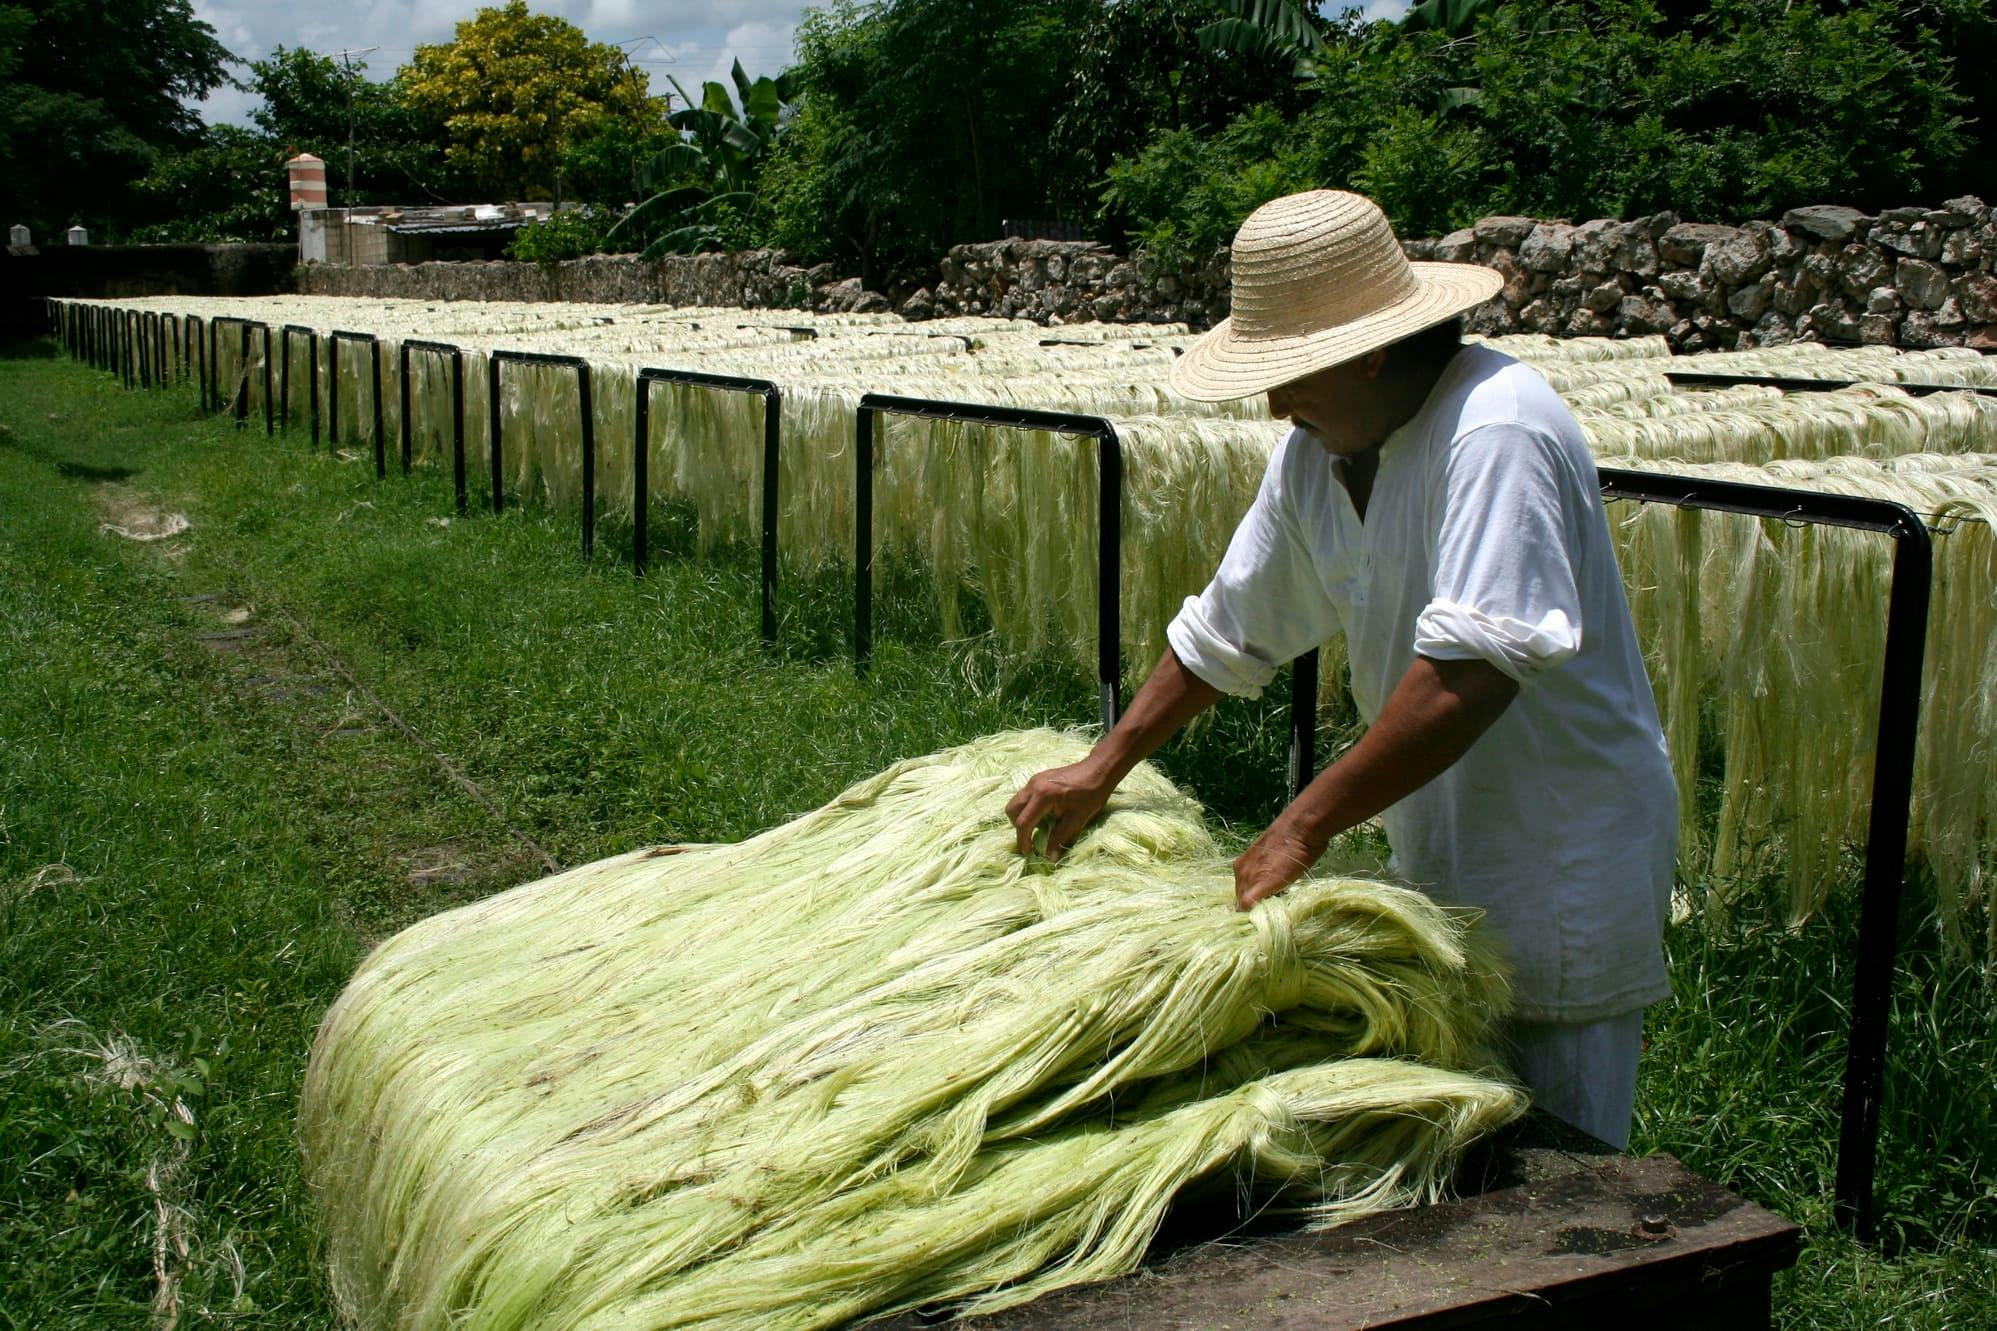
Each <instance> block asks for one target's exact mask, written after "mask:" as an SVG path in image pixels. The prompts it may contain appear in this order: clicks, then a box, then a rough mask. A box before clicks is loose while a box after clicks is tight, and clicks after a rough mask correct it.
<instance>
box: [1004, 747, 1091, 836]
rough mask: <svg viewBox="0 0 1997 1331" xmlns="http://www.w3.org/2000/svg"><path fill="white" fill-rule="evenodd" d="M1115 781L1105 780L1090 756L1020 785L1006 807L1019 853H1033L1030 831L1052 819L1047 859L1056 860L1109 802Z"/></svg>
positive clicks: (1031, 832) (1006, 813)
mask: <svg viewBox="0 0 1997 1331" xmlns="http://www.w3.org/2000/svg"><path fill="white" fill-rule="evenodd" d="M1115 789H1116V782H1114V781H1111V780H1107V779H1105V776H1104V774H1103V773H1102V771H1101V770H1100V769H1099V768H1098V767H1097V765H1096V764H1095V763H1094V761H1092V760H1091V759H1088V758H1085V759H1083V760H1082V761H1081V762H1078V763H1074V764H1072V765H1070V766H1067V767H1055V768H1051V769H1049V770H1048V771H1045V772H1042V773H1040V774H1039V775H1037V776H1035V777H1034V778H1033V779H1032V780H1031V781H1028V782H1027V783H1026V784H1025V785H1024V786H1021V787H1020V789H1019V793H1018V794H1017V795H1014V796H1013V797H1012V799H1011V801H1010V802H1009V803H1007V805H1006V806H1005V816H1006V817H1007V818H1008V819H1010V820H1011V821H1012V825H1013V827H1014V828H1016V829H1017V830H1018V832H1019V853H1020V854H1022V855H1030V854H1032V853H1033V834H1034V833H1035V832H1036V831H1038V830H1039V828H1040V825H1041V824H1042V823H1044V822H1047V821H1048V820H1049V819H1052V820H1053V823H1054V826H1053V828H1052V829H1051V830H1050V831H1049V832H1048V833H1047V858H1048V859H1050V860H1058V859H1060V858H1061V852H1062V851H1063V850H1065V849H1066V848H1067V845H1068V843H1069V842H1070V841H1073V840H1074V839H1075V836H1076V834H1077V833H1079V832H1080V831H1081V830H1082V829H1083V828H1084V827H1087V826H1088V825H1089V820H1090V819H1091V818H1094V817H1095V816H1096V815H1097V814H1099V813H1101V812H1102V810H1103V805H1105V804H1107V803H1109V797H1110V792H1111V791H1113V790H1115Z"/></svg>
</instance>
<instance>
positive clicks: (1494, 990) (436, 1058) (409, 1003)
mask: <svg viewBox="0 0 1997 1331" xmlns="http://www.w3.org/2000/svg"><path fill="white" fill-rule="evenodd" d="M1086 748H1087V740H1086V739H1085V738H1083V737H1080V736H1075V735H1061V734H1056V733H1054V732H1052V731H1029V732H1016V733H1008V734H1001V735H995V736H991V737H989V738H986V739H982V740H979V741H976V742H974V743H971V744H968V745H965V746H963V747H961V748H957V749H952V750H948V751H945V752H943V753H939V754H936V755H933V756H930V757H926V758H920V759H915V760H912V761H909V762H904V763H901V764H898V765H896V766H895V767H892V768H890V769H889V770H887V771H886V772H883V773H881V774H880V775H878V776H875V777H872V778H869V779H868V780H865V781H863V782H861V783H859V784H858V785H856V786H854V787H852V788H851V789H850V790H848V791H846V792H845V793H844V794H842V795H840V796H839V797H838V798H837V799H835V800H833V801H832V802H831V803H830V804H828V805H826V806H825V807H823V808H821V809H818V810H816V811H814V812H812V813H809V814H807V815H805V816H804V817H802V818H799V819H797V820H796V821H794V822H791V823H788V824H785V825H783V826H781V827H778V828H776V829H774V830H772V831H770V832H767V833H765V834H763V835H761V836H758V837H755V838H753V839H751V840H749V841H745V842H742V843H740V844H737V845H727V846H700V847H690V848H686V849H684V850H679V851H673V852H664V851H646V852H639V853H635V854H630V855H624V856H620V857H617V858H615V859H610V860H605V861H602V862H600V863H597V864H592V865H588V866H585V867H583V868H580V869H575V870H572V871H569V872H567V873H563V874H559V875H557V876H555V877H552V878H548V879H544V880H542V881H540V882H536V883H530V884H528V885H526V886H524V887H520V888H516V889H514V890H513V891H510V892H507V893H504V894H502V895H500V896H497V897H493V898H490V899H488V900H486V901H483V902H480V903H478V904H476V905H473V906H469V907H465V908H463V909H460V910H456V911H452V912H449V913H447V914H444V915H440V916H436V917H434V918H432V919H430V920H426V921H424V922H423V923H421V924H418V925H416V926H414V927H413V928H411V929H408V930H406V931H405V932H403V933H402V934H400V935H398V936H397V937H395V938H393V939H391V940H390V941H389V942H388V943H386V944H384V945H383V946H382V947H381V948H379V949H378V950H377V951H376V952H375V953H374V954H373V955H372V956H371V957H369V958H368V960H367V961H366V963H364V964H363V966H362V967H361V969H360V971H359V973H358V974H357V975H356V976H355V977H354V980H353V981H352V983H351V984H350V985H349V986H348V988H347V990H346V991H345V993H343V994H342V995H341V997H340V998H339V1000H338V1001H337V1002H336V1003H335V1004H334V1006H333V1007H332V1009H331V1010H330V1011H329V1012H328V1014H327V1016H326V1018H325V1021H324V1023H323V1025H322V1026H321V1028H320V1032H319V1037H318V1040H317V1043H316V1044H315V1046H314V1049H313V1054H312V1060H311V1064H310V1067H309V1068H308V1071H307V1074H306V1083H305V1091H304V1097H303V1103H302V1106H301V1110H300V1131H301V1135H302V1139H303V1147H304V1154H305V1163H306V1169H307V1176H308V1178H309V1180H310V1182H311V1184H312V1186H313V1189H314V1191H315V1193H316V1196H317V1200H318V1204H319V1210H320V1214H321V1217H322V1221H323V1224H324V1227H325V1232H326V1238H327V1256H328V1261H329V1264H330V1268H331V1277H332V1284H333V1289H334V1292H335V1296H336V1298H337V1301H338V1303H339V1305H340V1307H341V1310H342V1312H343V1313H344V1314H345V1315H346V1316H347V1318H348V1319H349V1320H351V1321H352V1322H354V1323H356V1324H358V1325H361V1326H367V1327H410V1328H415V1327H445V1326H448V1327H452V1328H528V1327H534V1328H578V1327H592V1328H598V1327H600V1328H611V1327H617V1328H643V1327H678V1326H689V1327H704V1328H724V1327H727V1328H743V1329H744V1331H746V1329H747V1328H763V1327H800V1328H802V1327H820V1326H834V1325H839V1324H842V1323H845V1322H848V1321H851V1320H853V1319H855V1318H861V1317H866V1316H871V1315H876V1314H881V1313H886V1312H889V1311H893V1310H896V1309H902V1308H908V1307H915V1306H924V1305H946V1306H957V1307H963V1308H980V1309H989V1308H994V1307H999V1306H1005V1305H1007V1304H1011V1303H1016V1302H1020V1301H1023V1300H1026V1299H1030V1298H1032V1297H1034V1296H1036V1295H1038V1294H1040V1293H1043V1292H1045V1291H1046V1290H1048V1289H1052V1288H1055V1287H1057V1286H1059V1285H1063V1284H1068V1283H1073V1282H1075V1281H1080V1280H1093V1279H1101V1278H1104V1277H1108V1276H1113V1275H1117V1274H1121V1273H1124V1272H1128V1271H1130V1270H1132V1269H1134V1268H1135V1266H1136V1265H1137V1263H1138V1262H1139V1260H1140V1259H1141V1257H1142V1255H1143V1252H1144V1249H1145V1247H1146V1245H1147V1244H1148V1242H1149V1240H1150V1238H1151V1236H1152V1234H1153V1233H1154V1231H1155V1230H1156V1227H1157V1225H1158V1222H1159V1219H1160V1217H1161V1216H1162V1214H1163V1211H1164V1208H1165V1206H1166V1205H1167V1203H1168V1202H1169V1201H1170V1200H1171V1199H1172V1198H1173V1197H1174V1196H1175V1195H1177V1194H1178V1193H1179V1192H1180V1191H1181V1190H1182V1189H1184V1188H1185V1187H1186V1186H1187V1185H1188V1184H1192V1183H1194V1182H1196V1181H1199V1180H1203V1179H1204V1180H1211V1181H1215V1182H1217V1183H1219V1184H1221V1185H1226V1184H1228V1183H1229V1182H1230V1181H1231V1182H1232V1185H1233V1186H1236V1187H1241V1188H1250V1189H1253V1190H1254V1192H1255V1193H1256V1194H1257V1195H1258V1197H1259V1196H1267V1197H1270V1198H1274V1199H1276V1200H1278V1201H1280V1202H1282V1203H1283V1204H1286V1205H1293V1206H1296V1207H1299V1208H1301V1209H1303V1210H1305V1211H1306V1212H1307V1213H1309V1214H1311V1215H1313V1216H1314V1217H1315V1218H1317V1219H1319V1220H1322V1221H1326V1222H1329V1221H1332V1220H1338V1219H1344V1218H1348V1217H1350V1216H1353V1215H1358V1214H1365V1213H1368V1212H1371V1211H1375V1210H1379V1209H1381V1208H1383V1207H1388V1206H1396V1205H1405V1204H1408V1203H1410V1202H1413V1201H1417V1200H1422V1199H1426V1198H1431V1197H1433V1196H1435V1195H1436V1194H1437V1193H1438V1192H1439V1190H1440V1189H1441V1188H1442V1187H1443V1185H1444V1184H1445V1183H1446V1181H1447V1179H1448V1177H1449V1173H1450V1171H1451V1169H1452V1167H1453V1165H1454V1162H1455V1160H1456V1158H1457V1157H1458V1155H1459V1154H1460V1152H1461V1151H1462V1150H1463V1148H1464V1147H1465V1146H1467V1145H1468V1144H1469V1143H1470V1142H1471V1141H1473V1140H1475V1139H1476V1138H1478V1137H1479V1136H1481V1135H1483V1134H1485V1133H1487V1132H1489V1131H1491V1130H1493V1129H1494V1128H1496V1127H1498V1126H1501V1125H1502V1124H1504V1123H1506V1122H1508V1121H1510V1120H1511V1119H1512V1118H1514V1117H1516V1115H1517V1114H1518V1113H1519V1112H1520V1110H1521V1109H1522V1107H1523V1096H1522V1094H1521V1093H1520V1092H1519V1091H1518V1090H1517V1089H1516V1087H1515V1086H1513V1085H1512V1084H1511V1083H1510V1082H1509V1081H1508V1080H1507V1079H1506V1078H1505V1077H1504V1076H1503V1074H1502V1073H1501V1072H1500V1071H1498V1070H1497V1069H1496V1067H1495V1064H1494V1062H1493V1059H1492V1056H1491V1054H1490V1052H1489V1048H1490V1042H1491V1037H1492V1033H1493V1030H1494V1024H1495V1023H1496V1022H1497V1021H1498V1020H1499V1019H1500V1018H1501V1017H1502V1015H1503V1012H1504V1009H1505V1005H1506V999H1507V991H1506V986H1505V981H1504V979H1503V976H1502V973H1501V970H1500V968H1499V966H1498V965H1497V963H1496V962H1495V961H1494V959H1493V957H1492V955H1491V953H1490V951H1489V950H1488V948H1487V946H1486V945H1485V944H1483V943H1482V942H1480V941H1479V939H1478V936H1477V934H1476V933H1475V931H1474V929H1473V927H1472V922H1471V920H1470V919H1469V918H1468V917H1466V916H1465V915H1464V914H1462V913H1460V912H1451V911H1448V910H1445V909H1444V908H1442V907H1439V906H1437V905H1435V904H1434V903H1433V902H1431V901H1430V900H1429V899H1428V898H1427V897H1425V896H1423V895H1421V894H1420V893H1418V892H1414V891H1412V890H1409V889H1407V888H1403V887H1399V886H1395V885H1393V884H1390V883H1385V882H1379V881H1373V880H1368V879H1359V878H1314V879H1307V880H1305V881H1304V882H1302V883H1299V884H1297V885H1296V886H1294V887H1293V888H1291V889H1290V891H1288V892H1287V893H1285V894H1284V895H1282V896H1280V897H1276V898H1272V899H1271V900H1269V901H1266V902H1264V903H1262V904H1261V905H1260V906H1258V907H1257V908H1256V909H1255V910H1254V911H1252V912H1248V913H1242V912H1239V911H1237V910H1235V909H1234V904H1233V877H1232V872H1231V869H1230V868H1229V862H1228V858H1227V856H1226V855H1225V854H1224V853H1223V852H1222V851H1221V850H1220V849H1219V848H1218V847H1217V846H1216V845H1215V844H1214V843H1213V842H1212V840H1211V839H1210V838H1209V836H1208V834H1207V832H1206V831H1205V829H1204V828H1203V826H1202V824H1201V820H1200V813H1199V810H1198V808H1197V806H1196V805H1194V804H1193V803H1192V802H1191V801H1190V800H1188V799H1187V798H1186V797H1185V796H1184V795H1182V794H1181V793H1179V792H1178V791H1177V790H1176V789H1175V788H1174V787H1173V786H1172V785H1171V784H1170V783H1169V782H1167V781H1166V780H1165V779H1164V778H1163V777H1161V776H1160V775H1158V774H1157V772H1156V771H1154V770H1153V769H1151V768H1150V767H1149V766H1144V767H1140V768H1139V769H1137V770H1136V771H1135V772H1133V773H1132V774H1131V776H1130V777H1129V778H1127V779H1126V780H1125V781H1124V783H1123V786H1122V788H1121V789H1120V790H1119V791H1118V793H1117V795H1116V797H1115V798H1114V800H1113V801H1112V803H1111V805H1110V808H1109V810H1108V812H1107V815H1106V816H1105V817H1104V818H1103V819H1102V820H1101V821H1100V822H1098V823H1097V824H1096V825H1095V826H1094V827H1093V828H1091V829H1090V830H1089V832H1088V833H1086V834H1085V835H1084V836H1083V837H1082V838H1081V839H1080V841H1079V842H1078V843H1077V844H1076V845H1075V846H1074V847H1073V848H1072V849H1071V850H1070V851H1069V852H1068V854H1067V855H1066V856H1065V857H1064V858H1063V860H1062V862H1061V863H1060V864H1059V865H1049V864H1048V863H1047V862H1046V861H1044V860H1041V859H1039V858H1033V859H1024V858H1022V857H1020V856H1019V855H1018V854H1017V852H1016V850H1015V849H1014V844H1013V843H1014V834H1013V831H1012V828H1011V827H1010V826H1009V825H1008V824H1007V822H1006V821H1005V818H1004V815H1003V807H1004V804H1005V802H1006V800H1007V798H1008V797H1009V796H1010V795H1011V794H1012V792H1013V791H1014V790H1016V789H1017V788H1018V786H1019V785H1020V784H1021V783H1022V782H1024V781H1025V780H1026V778H1027V777H1029V776H1030V775H1032V774H1033V773H1034V772H1036V771H1039V770H1042V769H1044V768H1047V767H1050V766H1055V765H1059V764H1062V763H1066V762H1072V761H1074V760H1076V759H1078V758H1079V757H1081V756H1082V754H1083V753H1084V752H1085V751H1086Z"/></svg>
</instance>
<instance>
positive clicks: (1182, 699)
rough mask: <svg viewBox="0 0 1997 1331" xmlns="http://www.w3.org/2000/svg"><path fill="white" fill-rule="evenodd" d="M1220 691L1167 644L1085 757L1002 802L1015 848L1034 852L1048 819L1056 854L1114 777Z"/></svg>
mask: <svg viewBox="0 0 1997 1331" xmlns="http://www.w3.org/2000/svg"><path fill="white" fill-rule="evenodd" d="M1218 697H1220V690H1219V689H1216V688H1215V687H1214V686H1213V685H1211V684H1209V683H1207V682H1206V681H1205V680H1203V679H1201V678H1200V677H1199V676H1198V675H1195V674H1194V673H1193V672H1192V671H1190V670H1188V669H1186V667H1185V666H1184V665H1183V664H1181V662H1180V661H1179V658H1178V656H1177V654H1176V653H1174V652H1173V651H1172V649H1171V648H1169V647H1168V648H1166V649H1165V654H1164V655H1163V656H1162V657H1160V658H1159V659H1158V665H1157V667H1156V668H1155V669H1153V670H1152V672H1151V678H1149V679H1147V680H1145V681H1144V687H1143V688H1141V689H1139V690H1138V691H1137V696H1136V697H1135V698H1132V699H1131V700H1130V710H1129V711H1127V712H1125V713H1124V714H1123V717H1122V719H1121V720H1119V721H1118V722H1117V723H1116V726H1115V727H1114V728H1113V729H1112V730H1111V731H1110V732H1109V734H1107V735H1104V736H1103V737H1102V738H1101V739H1100V740H1098V741H1096V746H1095V748H1093V749H1091V750H1090V751H1089V756H1088V757H1086V758H1084V759H1082V761H1080V762H1078V763H1073V764H1070V765H1069V766H1067V767H1056V768H1052V769H1051V770H1049V771H1045V772H1042V773H1040V775H1038V776H1036V777H1034V778H1033V779H1032V780H1031V781H1029V782H1027V783H1026V784H1025V785H1024V786H1022V787H1021V788H1020V791H1019V793H1018V794H1017V795H1014V796H1013V797H1012V800H1011V801H1010V802H1009V803H1008V804H1007V805H1006V806H1005V816H1006V817H1007V818H1008V819H1010V820H1011V822H1012V825H1013V827H1014V828H1016V829H1017V830H1018V832H1019V853H1020V854H1022V855H1031V854H1032V853H1033V834H1034V833H1035V832H1037V831H1039V830H1040V825H1041V824H1042V823H1045V822H1047V821H1049V820H1050V819H1051V820H1052V821H1053V824H1054V826H1053V828H1052V829H1051V830H1050V831H1049V832H1048V833H1047V858H1048V859H1050V860H1058V859H1060V858H1061V852H1062V851H1064V850H1066V849H1067V848H1068V843H1069V842H1070V841H1073V840H1074V839H1075V838H1076V836H1078V835H1079V834H1080V833H1081V830H1082V829H1083V828H1084V827H1087V826H1088V825H1089V820H1090V819H1091V818H1093V817H1095V816H1096V815H1097V814H1099V813H1101V812H1102V811H1103V805H1105V804H1107V803H1109V797H1110V794H1111V792H1113V791H1114V790H1115V789H1116V783H1117V782H1119V781H1121V780H1123V778H1124V777H1126V776H1128V775H1129V774H1130V769H1131V768H1133V767H1135V766H1137V764H1139V763H1141V762H1143V761H1144V760H1145V759H1146V758H1149V757H1150V756H1151V755H1152V754H1153V753H1155V752H1156V751H1157V749H1158V746H1159V745H1160V744H1163V743H1164V742H1165V740H1166V738H1167V737H1168V736H1170V735H1171V734H1172V733H1173V732H1174V731H1176V730H1177V729H1178V728H1179V727H1180V726H1183V725H1184V724H1186V722H1188V721H1190V720H1192V719H1193V718H1194V717H1195V716H1198V715H1199V714H1200V713H1201V712H1203V711H1205V710H1206V709H1207V708H1208V707H1211V706H1212V705H1213V703H1214V700H1215V699H1216V698H1218Z"/></svg>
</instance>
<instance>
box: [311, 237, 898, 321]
mask: <svg viewBox="0 0 1997 1331" xmlns="http://www.w3.org/2000/svg"><path fill="white" fill-rule="evenodd" d="M298 287H299V290H300V291H303V292H305V293H306V294H308V295H314V296H378V297H405V298H409V299H415V300H482V301H485V300H527V301H540V300H573V301H588V302H603V303H606V304H632V305H739V306H744V307H747V308H751V309H802V310H812V311H816V312H819V313H845V312H850V311H860V312H869V311H880V310H886V309H887V308H888V301H887V298H886V297H885V296H883V295H881V294H880V293H879V292H877V291H864V290H862V289H861V287H860V279H858V278H857V277H852V278H842V277H840V276H839V274H838V272H837V271H836V270H835V269H834V268H833V266H832V265H831V264H820V265H818V266H817V267H815V268H803V267H799V266H798V265H796V264H793V263H791V262H790V261H789V258H788V256H786V255H785V254H784V252H783V251H782V250H744V251H742V252H740V253H737V254H700V255H694V256H691V257H679V256H674V257H669V258H664V259H658V260H654V261H652V262H646V261H644V260H642V259H639V258H638V257H637V256H636V255H632V254H604V255H595V256H592V257H590V258H587V259H572V260H569V261H568V262H565V263H551V264H537V263H510V262H493V263H419V264H379V265H374V266H371V267H363V268H338V267H330V266H326V265H322V264H313V265H310V266H309V267H305V268H301V269H299V270H298Z"/></svg>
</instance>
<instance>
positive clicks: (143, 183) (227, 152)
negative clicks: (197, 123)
mask: <svg viewBox="0 0 1997 1331" xmlns="http://www.w3.org/2000/svg"><path fill="white" fill-rule="evenodd" d="M284 160H285V155H284V150H283V148H282V147H281V146H280V145H278V144H276V143H274V142H273V141H272V140H271V139H270V138H269V136H267V135H264V134H259V133H257V132H255V131H254V130H248V129H244V128H243V127H242V126H240V125H213V126H210V127H209V128H208V130H207V132H206V133H205V134H204V135H203V136H202V141H201V143H200V144H199V145H197V146H196V147H193V148H190V149H188V150H186V151H185V152H173V153H162V154H161V155H160V156H159V157H158V158H157V159H156V160H155V161H154V163H153V168H152V170H150V171H148V172H147V173H146V174H145V176H144V178H142V179H141V180H140V181H139V182H138V185H137V191H138V193H139V196H140V198H141V199H142V200H143V201H144V211H145V214H146V215H147V216H149V217H151V218H153V219H155V220H153V221H150V222H147V223H144V224H142V225H140V226H138V227H135V228H134V229H133V231H132V233H131V238H132V239H133V240H135V241H139V242H142V243H159V242H164V241H201V242H204V243H211V244H212V243H218V242H223V241H281V240H290V239H293V238H294V237H295V236H296V235H297V234H298V224H297V222H296V221H295V220H294V218H293V215H292V212H291V203H290V191H289V189H288V188H287V181H286V179H285V173H284Z"/></svg>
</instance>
